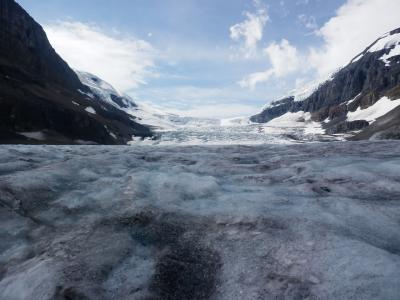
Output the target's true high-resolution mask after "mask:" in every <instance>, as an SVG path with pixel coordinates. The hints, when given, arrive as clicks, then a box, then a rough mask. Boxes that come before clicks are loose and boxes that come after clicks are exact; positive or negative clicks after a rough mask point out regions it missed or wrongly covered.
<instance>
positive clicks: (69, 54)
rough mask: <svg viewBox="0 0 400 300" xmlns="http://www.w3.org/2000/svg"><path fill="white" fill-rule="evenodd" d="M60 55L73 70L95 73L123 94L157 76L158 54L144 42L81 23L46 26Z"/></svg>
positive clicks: (47, 32) (51, 41)
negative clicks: (107, 32)
mask: <svg viewBox="0 0 400 300" xmlns="http://www.w3.org/2000/svg"><path fill="white" fill-rule="evenodd" d="M44 29H45V31H46V34H47V36H48V38H49V40H50V43H51V44H52V45H53V47H54V48H55V50H56V51H57V53H58V54H60V55H61V57H62V58H63V59H65V60H66V62H67V63H68V64H69V65H70V66H71V67H72V68H74V69H78V70H82V71H86V72H90V73H93V74H95V75H97V76H99V77H100V78H102V79H104V80H106V81H107V82H109V83H111V84H112V85H113V86H115V87H116V88H117V89H119V90H121V91H127V90H129V89H132V88H137V87H138V86H140V85H142V84H146V83H147V79H148V78H151V77H154V76H157V73H156V72H155V60H156V58H157V51H156V50H155V49H154V48H153V47H152V45H151V44H149V43H148V42H146V41H144V40H139V39H132V38H120V37H117V36H112V35H110V34H106V33H104V32H103V31H102V30H100V29H99V28H97V27H95V26H92V25H88V24H84V23H80V22H57V23H53V24H48V25H46V26H44Z"/></svg>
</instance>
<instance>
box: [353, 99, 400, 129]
mask: <svg viewBox="0 0 400 300" xmlns="http://www.w3.org/2000/svg"><path fill="white" fill-rule="evenodd" d="M399 105H400V99H397V100H390V99H389V98H388V97H383V98H381V99H379V100H378V101H377V102H376V103H375V104H374V105H372V106H370V107H368V108H366V109H361V108H360V107H359V108H358V109H357V110H356V111H354V112H348V113H347V120H348V121H356V120H365V121H368V122H370V123H372V122H375V120H376V119H377V118H379V117H381V116H383V115H386V114H387V113H388V112H390V111H391V110H393V109H395V108H396V107H397V106H399Z"/></svg>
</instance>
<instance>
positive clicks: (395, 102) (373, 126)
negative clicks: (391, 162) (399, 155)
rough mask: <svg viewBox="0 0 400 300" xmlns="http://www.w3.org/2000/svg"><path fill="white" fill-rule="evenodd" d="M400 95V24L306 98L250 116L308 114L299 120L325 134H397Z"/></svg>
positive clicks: (256, 119) (260, 120)
mask: <svg viewBox="0 0 400 300" xmlns="http://www.w3.org/2000/svg"><path fill="white" fill-rule="evenodd" d="M399 99H400V28H399V29H396V30H393V31H391V32H389V33H387V34H385V35H384V36H382V37H380V38H379V39H377V40H376V41H375V42H374V43H373V44H371V45H370V46H369V47H368V48H367V49H365V50H364V51H363V52H362V53H360V54H359V55H358V56H357V57H355V58H354V59H353V60H352V61H351V62H350V63H349V64H348V65H347V66H346V67H344V68H342V69H341V70H340V71H338V72H337V73H336V74H334V75H333V76H332V77H331V78H330V79H328V80H327V81H325V82H324V83H322V84H321V85H319V86H318V87H317V88H316V89H315V90H314V91H313V92H312V93H311V94H310V95H308V96H307V97H302V98H301V99H297V98H296V97H295V96H290V97H287V98H284V99H282V100H278V101H275V102H272V103H271V104H270V105H268V106H267V107H265V108H264V109H263V111H262V112H261V113H259V114H258V115H255V116H252V117H251V118H250V120H251V121H253V122H256V123H267V122H270V121H271V120H274V119H276V118H282V119H285V118H286V117H289V118H290V117H291V116H293V114H296V113H297V114H298V113H310V114H309V118H308V119H302V118H300V119H299V120H298V123H299V124H301V123H304V122H320V123H321V125H322V127H323V128H324V129H325V131H326V133H328V134H335V133H344V132H349V131H352V132H355V133H358V134H355V136H354V137H353V138H354V139H368V138H386V137H388V138H389V137H391V138H393V137H396V136H399V133H400V132H399V126H400V114H399V109H397V107H398V106H399V105H400V100H399ZM360 130H361V132H359V131H360Z"/></svg>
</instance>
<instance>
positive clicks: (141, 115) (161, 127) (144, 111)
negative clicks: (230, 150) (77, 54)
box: [76, 71, 220, 131]
mask: <svg viewBox="0 0 400 300" xmlns="http://www.w3.org/2000/svg"><path fill="white" fill-rule="evenodd" d="M76 74H77V75H78V77H79V79H80V81H81V82H82V83H83V84H84V85H85V86H86V87H87V88H88V89H89V90H90V92H89V93H87V96H88V97H89V98H91V99H93V100H95V101H98V100H100V101H101V102H102V103H107V104H110V105H112V106H114V107H115V108H117V109H119V110H122V111H124V112H125V113H127V114H128V115H129V116H130V117H131V119H133V120H134V121H135V122H137V123H140V124H142V125H144V126H148V127H150V128H151V129H153V130H156V131H165V130H175V129H177V128H181V127H186V126H187V127H200V126H205V125H207V126H210V125H219V124H220V121H219V120H217V119H207V118H195V117H184V116H179V115H176V114H172V113H168V112H165V111H163V110H161V109H158V108H156V107H154V106H152V105H149V104H143V103H136V102H135V101H134V100H133V99H132V98H131V97H130V96H129V95H124V94H121V93H120V92H118V91H117V90H116V89H115V88H114V87H113V86H112V85H111V84H110V83H108V82H106V81H104V80H103V79H101V78H99V77H98V76H96V75H93V74H91V73H88V72H82V71H76ZM96 99H97V100H96Z"/></svg>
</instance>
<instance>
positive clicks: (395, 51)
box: [380, 42, 400, 67]
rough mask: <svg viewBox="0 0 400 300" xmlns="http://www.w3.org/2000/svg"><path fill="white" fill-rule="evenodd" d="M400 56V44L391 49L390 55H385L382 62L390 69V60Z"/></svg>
mask: <svg viewBox="0 0 400 300" xmlns="http://www.w3.org/2000/svg"><path fill="white" fill-rule="evenodd" d="M398 55H400V42H399V43H398V44H397V45H396V46H395V47H394V48H393V49H391V50H390V52H389V53H388V54H384V55H383V56H382V57H381V58H380V60H382V61H383V62H384V63H385V65H386V66H387V67H389V66H390V60H389V59H390V58H392V57H394V56H398Z"/></svg>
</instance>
